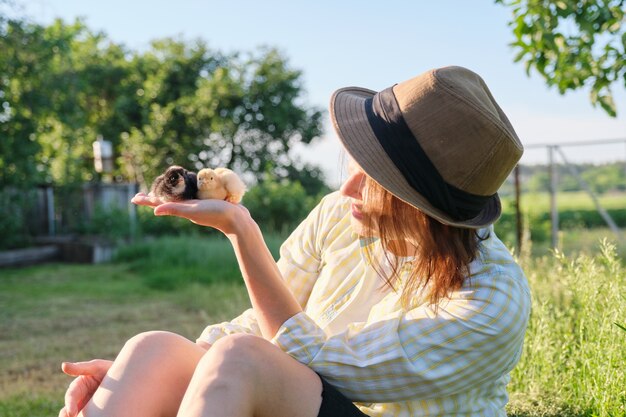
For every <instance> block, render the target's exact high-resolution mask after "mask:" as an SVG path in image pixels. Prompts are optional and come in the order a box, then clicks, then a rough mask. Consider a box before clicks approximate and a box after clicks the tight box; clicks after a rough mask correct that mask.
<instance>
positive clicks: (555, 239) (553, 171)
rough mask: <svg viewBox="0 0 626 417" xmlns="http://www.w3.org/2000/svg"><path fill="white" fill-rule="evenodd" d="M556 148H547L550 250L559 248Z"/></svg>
mask: <svg viewBox="0 0 626 417" xmlns="http://www.w3.org/2000/svg"><path fill="white" fill-rule="evenodd" d="M556 148H557V146H549V147H548V159H549V161H550V218H551V220H552V249H556V248H558V246H559V209H558V207H557V205H556V187H557V180H558V178H557V165H556V163H555V161H554V150H555V149H556Z"/></svg>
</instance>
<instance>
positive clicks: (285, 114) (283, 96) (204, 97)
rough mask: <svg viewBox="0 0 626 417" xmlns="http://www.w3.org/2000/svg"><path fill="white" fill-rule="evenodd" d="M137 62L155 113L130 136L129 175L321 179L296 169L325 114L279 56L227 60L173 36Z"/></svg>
mask: <svg viewBox="0 0 626 417" xmlns="http://www.w3.org/2000/svg"><path fill="white" fill-rule="evenodd" d="M136 59H137V65H138V67H139V68H145V70H143V71H144V72H145V74H146V76H145V81H144V84H143V86H142V87H141V91H142V93H141V96H142V99H141V100H140V102H141V105H142V108H144V109H148V110H147V113H146V119H145V120H144V123H143V125H142V126H137V127H133V128H131V129H130V130H129V131H127V132H124V133H122V148H123V149H124V150H126V153H125V157H124V161H125V162H124V164H125V167H126V170H127V171H128V172H130V171H133V172H135V173H138V172H141V173H142V176H143V178H144V179H145V180H146V182H149V181H150V180H151V179H152V178H154V177H155V176H156V175H158V174H159V173H160V172H161V171H162V170H163V169H165V167H166V166H167V165H171V164H178V165H183V166H186V167H190V168H191V169H200V168H202V167H204V166H211V167H215V166H225V167H228V168H231V169H234V170H236V171H239V172H241V173H245V175H246V176H247V177H248V179H249V180H251V181H253V182H254V181H263V180H264V179H276V178H279V179H280V178H292V179H299V178H300V175H296V173H295V172H294V167H295V169H296V171H303V170H305V171H307V172H308V173H310V174H312V176H317V174H318V173H317V172H313V171H312V170H311V168H310V167H308V166H297V167H296V164H297V161H295V160H294V158H293V157H292V156H291V155H290V150H291V147H292V146H293V145H294V144H295V143H296V142H303V143H310V142H311V140H313V139H314V138H315V137H317V136H319V135H320V134H321V112H320V111H319V110H317V109H315V108H308V107H307V106H304V105H303V104H301V101H302V97H301V96H302V93H303V88H302V84H301V81H300V77H301V73H300V72H299V71H294V70H292V69H290V68H289V67H288V64H287V61H286V60H285V59H284V58H283V57H282V56H281V55H280V54H279V53H278V51H276V50H274V49H264V50H261V51H260V52H259V53H257V54H250V55H248V56H245V57H243V58H242V57H241V56H240V55H238V54H235V55H230V56H223V55H220V54H216V53H212V52H210V51H209V50H208V49H207V48H206V46H205V45H204V43H203V42H197V43H196V44H194V45H191V46H190V45H187V44H185V43H183V42H180V41H174V40H171V39H166V40H161V41H158V42H154V43H153V44H152V49H151V50H150V51H148V52H147V53H146V54H144V55H143V56H137V58H136ZM140 181H141V180H140Z"/></svg>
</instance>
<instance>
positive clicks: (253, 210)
mask: <svg viewBox="0 0 626 417" xmlns="http://www.w3.org/2000/svg"><path fill="white" fill-rule="evenodd" d="M321 197H322V196H321V195H319V196H309V195H307V194H306V191H305V189H304V187H303V186H302V185H301V184H300V183H299V182H288V181H264V182H262V183H260V184H257V185H256V186H255V187H253V188H252V189H250V191H248V193H246V195H245V196H244V199H243V205H245V206H246V207H247V208H248V210H250V214H251V215H252V217H253V218H254V219H255V220H256V221H257V223H259V225H260V226H261V228H262V229H263V230H265V231H270V232H276V233H282V234H286V233H287V232H290V231H291V230H293V229H295V227H296V226H297V225H298V224H299V223H300V222H301V221H302V220H304V218H305V217H306V216H307V214H309V212H310V211H311V210H312V209H313V207H315V205H316V204H317V203H318V202H319V200H320V199H321Z"/></svg>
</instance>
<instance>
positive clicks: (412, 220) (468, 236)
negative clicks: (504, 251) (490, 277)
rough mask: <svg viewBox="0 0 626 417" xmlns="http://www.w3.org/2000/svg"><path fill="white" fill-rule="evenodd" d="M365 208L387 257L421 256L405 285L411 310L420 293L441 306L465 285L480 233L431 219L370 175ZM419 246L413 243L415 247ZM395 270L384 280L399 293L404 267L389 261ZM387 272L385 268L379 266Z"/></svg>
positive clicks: (403, 297) (405, 298) (405, 301)
mask: <svg viewBox="0 0 626 417" xmlns="http://www.w3.org/2000/svg"><path fill="white" fill-rule="evenodd" d="M364 190H365V192H364V195H363V206H364V209H365V211H366V212H367V213H369V214H370V216H367V218H366V219H367V220H366V222H367V224H366V225H367V226H368V228H370V229H371V230H376V231H377V233H378V237H379V238H380V242H381V244H382V247H383V249H385V253H386V254H388V253H389V252H392V253H405V254H410V255H415V257H414V260H413V261H412V268H411V270H410V271H409V272H408V277H407V279H406V280H405V282H404V284H403V285H402V295H401V302H402V306H403V307H404V308H406V309H408V308H410V307H411V305H412V300H413V297H414V295H415V294H417V293H418V292H419V291H420V290H426V300H427V301H428V302H430V303H432V304H435V305H436V304H437V303H438V302H439V301H440V300H442V299H443V298H445V297H447V296H449V295H450V293H451V292H452V291H454V290H456V289H458V288H460V287H461V285H462V284H463V282H464V281H465V280H466V279H468V278H469V264H470V262H472V261H473V260H474V259H475V258H476V256H477V255H478V247H479V243H480V237H479V236H478V234H477V232H476V230H474V229H465V228H459V227H454V226H448V225H445V224H443V223H440V222H439V221H437V220H435V219H433V218H432V217H430V216H427V215H426V214H424V213H423V212H421V211H420V210H418V209H416V208H415V207H413V206H411V205H410V204H407V203H405V202H404V201H402V200H400V199H399V198H398V197H396V196H394V195H393V194H391V193H390V192H389V191H387V190H385V189H384V188H383V187H382V186H380V185H379V184H378V183H377V182H376V181H374V180H372V179H371V178H370V177H369V176H368V177H367V179H366V182H365V187H364ZM411 243H413V244H411ZM386 256H388V260H389V261H390V264H391V267H392V272H391V274H388V275H386V276H383V278H384V279H385V281H386V283H387V284H388V285H389V286H391V288H393V289H396V290H397V288H396V287H398V285H396V283H397V281H398V279H399V278H400V265H399V262H398V261H397V258H396V259H395V260H391V259H389V255H386ZM377 270H378V271H379V274H382V269H381V268H380V264H379V265H378V267H377Z"/></svg>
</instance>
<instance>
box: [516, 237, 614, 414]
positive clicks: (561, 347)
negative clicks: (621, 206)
mask: <svg viewBox="0 0 626 417" xmlns="http://www.w3.org/2000/svg"><path fill="white" fill-rule="evenodd" d="M600 251H601V253H600V255H598V256H595V257H592V256H588V255H581V256H578V257H576V258H567V257H565V256H564V255H563V254H562V253H558V252H557V253H556V254H554V255H553V256H549V257H544V258H541V259H535V260H531V259H528V260H526V261H525V262H524V268H525V270H526V273H527V275H528V278H529V281H530V286H531V288H532V291H533V306H532V313H531V320H530V323H529V326H528V329H527V332H526V338H525V343H524V353H523V356H522V359H521V361H520V363H519V364H518V366H517V367H516V368H515V370H514V371H513V374H512V382H511V384H510V391H511V392H512V393H513V394H512V407H511V408H512V410H511V411H515V410H517V409H525V408H528V409H531V410H532V412H533V414H531V415H547V414H546V413H545V411H546V410H549V409H551V408H552V407H554V405H555V404H565V405H566V406H567V407H568V408H571V409H573V410H577V412H576V414H580V415H589V416H591V415H595V416H621V415H624V413H625V412H626V408H625V407H626V397H624V387H625V386H626V372H624V370H625V368H624V367H625V363H624V352H625V351H626V338H625V337H624V334H623V333H622V332H621V330H620V329H618V328H617V327H616V326H614V324H613V323H614V322H615V321H617V320H623V318H624V317H626V304H625V303H624V298H623V294H626V269H625V268H624V266H623V265H622V263H621V260H620V259H619V257H618V256H617V255H616V253H615V247H614V246H612V245H611V244H608V243H607V242H606V241H605V242H603V243H602V244H601V246H600ZM510 414H513V413H510ZM576 414H574V415H576ZM555 415H562V414H555Z"/></svg>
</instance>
